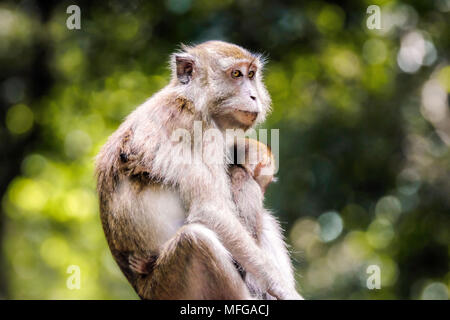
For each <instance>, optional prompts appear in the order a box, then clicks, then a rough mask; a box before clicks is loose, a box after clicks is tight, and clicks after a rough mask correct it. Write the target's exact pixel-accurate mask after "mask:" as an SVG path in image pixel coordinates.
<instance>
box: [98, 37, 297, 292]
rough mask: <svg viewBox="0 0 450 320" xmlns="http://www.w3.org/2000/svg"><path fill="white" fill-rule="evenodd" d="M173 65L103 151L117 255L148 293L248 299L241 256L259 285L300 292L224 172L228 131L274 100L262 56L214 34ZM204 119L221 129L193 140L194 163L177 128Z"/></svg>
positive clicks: (106, 202)
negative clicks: (255, 232)
mask: <svg viewBox="0 0 450 320" xmlns="http://www.w3.org/2000/svg"><path fill="white" fill-rule="evenodd" d="M171 66H172V72H173V75H172V80H171V82H170V83H169V84H168V85H167V86H166V87H165V88H164V89H162V90H161V91H160V92H158V93H156V94H155V95H154V96H153V97H152V98H150V99H149V100H148V101H146V102H145V103H144V104H142V105H141V106H139V107H138V108H137V109H136V110H135V111H134V112H133V113H131V114H130V115H129V116H128V118H127V119H126V120H125V121H124V122H123V123H122V125H121V126H120V127H119V129H118V130H117V131H116V132H115V133H113V134H112V136H111V137H110V138H109V140H108V142H107V143H106V144H105V146H104V147H103V149H102V150H101V152H100V154H99V155H98V158H97V175H98V184H97V189H98V192H99V197H100V215H101V219H102V224H103V228H104V231H105V235H106V238H107V240H108V244H109V246H110V249H111V252H112V254H113V256H114V258H115V259H116V261H117V263H118V264H119V266H120V268H121V269H122V271H123V272H124V274H125V275H126V277H127V278H128V280H129V281H130V282H131V284H132V285H133V287H134V288H135V290H136V292H137V293H138V294H139V296H140V297H141V298H144V299H250V298H252V295H251V294H250V291H249V289H248V287H247V285H246V283H245V282H244V281H243V279H242V277H241V275H240V273H239V272H238V270H237V269H236V267H235V264H234V261H236V262H237V263H238V264H239V265H240V266H242V267H243V268H244V269H245V271H246V272H247V273H248V274H251V276H252V279H254V281H255V282H256V283H257V286H258V289H259V290H260V291H261V292H267V293H268V294H270V295H271V296H273V297H275V298H278V299H298V298H301V297H300V296H299V295H298V293H297V292H296V291H295V287H294V286H293V283H291V282H290V281H289V280H287V279H286V275H284V274H283V270H281V269H280V268H278V266H277V265H276V264H275V262H274V261H273V256H272V255H270V254H268V253H267V251H265V250H263V249H262V247H260V246H259V245H258V243H257V241H255V238H253V237H252V236H251V234H250V233H249V232H248V231H247V228H246V227H245V226H244V224H243V223H242V222H241V220H240V218H239V215H238V213H237V209H236V205H235V203H234V201H233V196H232V192H231V185H230V177H229V176H228V171H227V162H226V147H225V142H224V141H225V139H222V138H223V136H224V135H225V130H226V129H235V128H240V129H248V128H250V127H251V126H253V125H254V124H255V123H257V122H260V121H263V120H264V118H265V115H266V112H267V110H268V109H269V106H270V97H269V95H268V93H267V90H266V88H265V87H264V84H263V82H262V72H261V71H262V67H263V64H262V61H261V59H260V58H259V56H257V55H254V54H251V53H250V52H248V51H247V50H245V49H243V48H241V47H239V46H236V45H233V44H229V43H225V42H220V41H209V42H205V43H202V44H200V45H197V46H195V47H183V51H181V52H179V53H175V54H174V55H173V56H172V59H171ZM198 123H200V124H201V129H202V132H206V131H207V130H208V129H214V128H216V129H219V130H220V136H216V137H213V138H214V139H202V140H201V141H200V146H199V145H194V147H193V148H192V149H191V151H192V156H193V159H197V160H198V159H200V160H201V161H194V162H191V163H187V162H186V159H185V145H184V144H183V143H177V141H174V139H173V134H174V132H175V131H176V130H178V129H183V130H185V131H186V132H189V133H191V135H192V136H193V135H194V131H195V130H194V129H195V127H196V124H198ZM195 143H196V142H194V144H195ZM197 143H198V141H197ZM205 150H207V159H205V154H204V152H205ZM206 160H207V161H206ZM135 257H138V258H135ZM142 260H143V261H147V262H148V261H150V262H149V263H146V264H144V270H141V271H145V269H147V268H148V269H151V270H152V272H151V273H149V274H145V272H143V273H139V272H136V270H137V271H139V268H136V267H139V266H142V264H141V263H140V261H142ZM130 266H131V267H130Z"/></svg>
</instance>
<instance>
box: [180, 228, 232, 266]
mask: <svg viewBox="0 0 450 320" xmlns="http://www.w3.org/2000/svg"><path fill="white" fill-rule="evenodd" d="M180 241H181V242H182V243H186V244H188V245H189V246H191V247H192V250H193V251H194V253H195V252H198V253H200V254H201V255H204V254H205V253H206V252H208V254H213V255H216V256H220V258H221V259H222V258H230V260H231V255H230V253H229V252H228V250H227V249H226V248H225V247H224V245H223V244H222V242H220V240H219V238H218V236H217V234H216V233H215V232H214V231H213V230H211V229H209V228H207V227H206V226H204V225H202V224H200V223H192V224H188V225H185V226H184V227H182V229H181V230H180ZM181 245H183V244H181Z"/></svg>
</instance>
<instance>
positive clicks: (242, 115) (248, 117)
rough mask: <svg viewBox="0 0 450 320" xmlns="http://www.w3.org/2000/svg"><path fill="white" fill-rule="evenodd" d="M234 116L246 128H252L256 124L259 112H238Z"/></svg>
mask: <svg viewBox="0 0 450 320" xmlns="http://www.w3.org/2000/svg"><path fill="white" fill-rule="evenodd" d="M234 116H235V118H236V120H237V121H239V122H240V123H242V124H243V125H244V126H248V127H250V126H252V125H253V123H254V122H255V120H256V117H257V116H258V112H251V111H241V110H236V111H235V112H234Z"/></svg>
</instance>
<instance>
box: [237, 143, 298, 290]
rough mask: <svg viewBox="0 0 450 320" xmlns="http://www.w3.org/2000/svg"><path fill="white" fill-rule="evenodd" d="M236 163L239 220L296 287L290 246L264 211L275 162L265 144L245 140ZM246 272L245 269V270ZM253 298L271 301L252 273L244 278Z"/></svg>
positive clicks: (278, 227)
mask: <svg viewBox="0 0 450 320" xmlns="http://www.w3.org/2000/svg"><path fill="white" fill-rule="evenodd" d="M233 149H234V150H233V154H234V161H233V164H232V165H231V166H230V167H229V175H230V179H231V190H232V196H233V200H234V202H235V203H236V208H237V212H238V216H239V219H240V220H241V222H242V223H243V224H244V226H245V227H246V228H247V231H248V232H249V233H250V234H251V235H252V236H253V238H255V240H256V241H257V243H258V245H259V246H260V247H261V249H262V250H263V251H264V252H265V253H266V255H267V256H268V257H269V258H270V259H271V260H272V261H273V262H274V263H275V264H276V267H277V268H278V269H279V270H280V272H281V274H282V276H283V277H284V278H285V282H286V283H289V284H290V286H292V287H295V279H294V275H293V271H292V265H291V261H290V258H289V254H288V252H287V249H286V244H285V243H284V241H283V237H282V232H281V228H280V225H279V223H278V221H277V220H276V219H275V218H274V217H273V215H272V214H271V213H270V212H269V211H268V210H267V209H265V208H264V203H263V201H264V192H265V190H266V188H267V186H268V185H269V184H270V183H271V182H272V181H273V180H274V172H275V160H274V157H273V155H272V153H271V152H270V150H269V149H268V148H267V146H265V145H264V144H262V143H260V142H258V141H256V140H251V139H241V140H238V141H237V143H236V144H235V145H234V146H233ZM244 271H245V270H244ZM244 279H245V282H246V284H247V287H248V288H249V290H250V293H251V295H252V296H253V297H255V298H258V299H271V298H273V297H272V296H271V295H270V294H268V293H267V292H265V291H264V290H263V289H262V288H261V287H260V286H259V285H258V282H257V281H256V279H254V276H253V275H252V274H248V273H245V275H244Z"/></svg>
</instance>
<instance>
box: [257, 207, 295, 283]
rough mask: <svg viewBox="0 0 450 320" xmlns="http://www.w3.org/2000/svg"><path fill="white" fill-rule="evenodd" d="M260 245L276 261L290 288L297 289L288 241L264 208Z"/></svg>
mask: <svg viewBox="0 0 450 320" xmlns="http://www.w3.org/2000/svg"><path fill="white" fill-rule="evenodd" d="M260 246H261V248H262V250H263V251H265V252H266V254H267V256H268V257H269V258H270V259H271V260H272V261H274V262H275V265H276V267H277V268H278V270H280V272H281V275H282V277H283V278H284V283H287V284H288V285H289V287H290V288H289V289H290V290H294V291H295V278H294V272H293V268H292V263H291V259H290V257H289V254H288V250H287V247H286V243H285V242H284V240H283V235H282V230H281V227H280V224H279V222H278V221H277V219H276V218H275V217H274V216H272V214H271V213H270V212H268V211H267V210H264V212H263V215H262V230H261V237H260Z"/></svg>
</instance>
